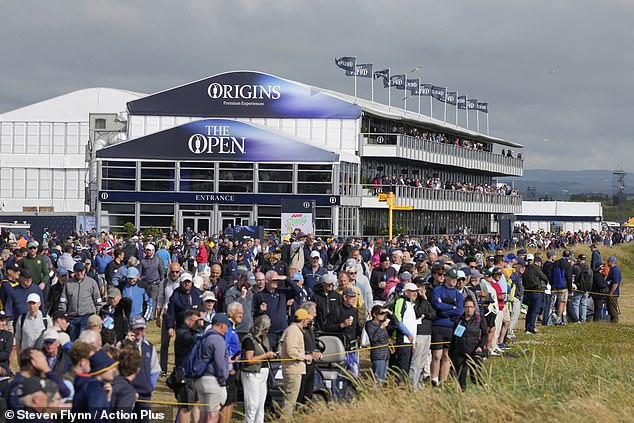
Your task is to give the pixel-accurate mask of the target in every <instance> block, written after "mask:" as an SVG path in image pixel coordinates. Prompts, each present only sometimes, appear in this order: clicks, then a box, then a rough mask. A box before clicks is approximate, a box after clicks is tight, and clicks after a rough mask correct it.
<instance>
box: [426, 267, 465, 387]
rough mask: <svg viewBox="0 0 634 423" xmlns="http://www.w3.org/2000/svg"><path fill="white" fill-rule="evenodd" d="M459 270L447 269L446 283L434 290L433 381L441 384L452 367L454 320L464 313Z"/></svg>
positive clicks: (436, 384) (437, 384) (435, 383)
mask: <svg viewBox="0 0 634 423" xmlns="http://www.w3.org/2000/svg"><path fill="white" fill-rule="evenodd" d="M457 283H458V271H457V270H456V269H453V268H452V269H449V270H447V275H446V276H445V283H444V284H443V285H439V286H437V287H436V288H434V290H433V292H432V307H434V309H436V319H434V320H433V321H432V329H431V344H432V345H431V352H432V361H431V383H432V386H436V387H438V386H440V385H441V384H442V383H443V382H444V381H445V380H447V377H449V370H450V369H451V360H450V359H449V345H450V342H451V338H452V336H453V327H454V322H455V321H456V320H457V318H458V317H459V316H461V315H462V313H463V302H464V299H463V297H462V294H461V293H460V292H459V291H458V290H457V289H456V284H457Z"/></svg>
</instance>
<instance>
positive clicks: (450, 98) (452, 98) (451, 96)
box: [445, 91, 458, 106]
mask: <svg viewBox="0 0 634 423" xmlns="http://www.w3.org/2000/svg"><path fill="white" fill-rule="evenodd" d="M456 95H458V92H457V91H449V92H448V93H447V96H446V97H445V99H446V101H447V104H451V105H452V106H455V105H456Z"/></svg>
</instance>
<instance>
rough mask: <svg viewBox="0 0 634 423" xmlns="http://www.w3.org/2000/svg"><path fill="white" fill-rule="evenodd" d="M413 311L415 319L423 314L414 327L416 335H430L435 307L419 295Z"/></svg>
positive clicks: (434, 316)
mask: <svg viewBox="0 0 634 423" xmlns="http://www.w3.org/2000/svg"><path fill="white" fill-rule="evenodd" d="M414 312H415V313H416V318H417V319H420V317H421V316H423V320H421V322H420V323H419V324H418V326H417V327H416V335H431V322H432V320H434V319H435V318H436V309H435V308H434V307H433V306H432V305H431V303H430V302H429V301H427V300H424V299H423V297H421V296H420V295H419V296H418V297H417V298H416V304H414Z"/></svg>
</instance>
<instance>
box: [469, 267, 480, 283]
mask: <svg viewBox="0 0 634 423" xmlns="http://www.w3.org/2000/svg"><path fill="white" fill-rule="evenodd" d="M474 279H475V281H476V282H478V281H479V280H480V279H482V273H480V271H479V270H478V269H473V270H471V280H474Z"/></svg>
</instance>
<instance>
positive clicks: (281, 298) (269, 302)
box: [253, 270, 301, 351]
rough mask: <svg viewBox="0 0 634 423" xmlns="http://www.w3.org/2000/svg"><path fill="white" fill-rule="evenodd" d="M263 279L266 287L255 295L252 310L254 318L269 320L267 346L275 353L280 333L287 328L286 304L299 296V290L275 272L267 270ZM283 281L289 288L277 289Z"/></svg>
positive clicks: (289, 280)
mask: <svg viewBox="0 0 634 423" xmlns="http://www.w3.org/2000/svg"><path fill="white" fill-rule="evenodd" d="M264 277H265V278H266V287H265V288H264V289H263V290H262V291H260V292H258V293H256V294H255V296H254V298H253V309H254V310H255V316H256V317H257V316H260V315H262V314H266V315H267V316H269V317H270V318H271V329H269V344H270V346H271V350H272V351H275V350H277V344H278V343H279V340H280V337H281V336H282V333H283V332H284V330H285V329H286V328H287V327H288V317H287V314H286V307H287V302H288V300H290V299H293V298H294V297H295V295H297V294H299V292H300V291H301V288H300V287H299V286H297V284H296V283H295V282H294V281H292V280H291V279H290V278H286V277H285V276H283V275H278V274H277V272H276V271H275V270H269V271H268V272H266V275H264ZM284 280H285V281H286V282H287V283H288V285H289V288H279V283H280V281H284Z"/></svg>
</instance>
